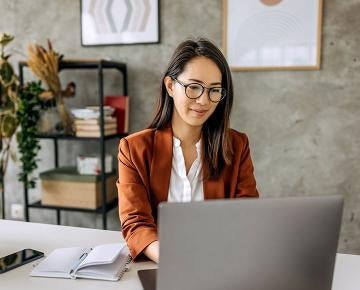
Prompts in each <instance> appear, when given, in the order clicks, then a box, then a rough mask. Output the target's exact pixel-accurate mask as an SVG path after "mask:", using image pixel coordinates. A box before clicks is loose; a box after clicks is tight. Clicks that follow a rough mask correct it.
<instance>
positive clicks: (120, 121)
mask: <svg viewBox="0 0 360 290" xmlns="http://www.w3.org/2000/svg"><path fill="white" fill-rule="evenodd" d="M104 104H105V105H107V106H111V107H113V108H115V111H114V113H113V116H114V117H116V119H117V130H118V133H127V132H129V97H128V96H106V97H105V102H104Z"/></svg>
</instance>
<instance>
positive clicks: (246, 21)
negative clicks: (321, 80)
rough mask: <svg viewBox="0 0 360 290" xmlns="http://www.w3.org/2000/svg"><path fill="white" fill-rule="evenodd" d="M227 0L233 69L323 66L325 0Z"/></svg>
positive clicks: (227, 47)
mask: <svg viewBox="0 0 360 290" xmlns="http://www.w3.org/2000/svg"><path fill="white" fill-rule="evenodd" d="M223 1H224V2H223V4H224V5H223V9H224V18H223V20H224V21H223V22H224V25H223V26H224V29H223V45H224V52H225V55H226V57H227V60H228V62H229V65H230V67H231V69H232V70H234V71H242V70H283V69H289V70H297V69H298V70H301V69H304V70H306V69H309V70H311V69H312V70H316V69H320V51H321V23H322V4H323V3H322V2H323V0H241V1H239V0H223Z"/></svg>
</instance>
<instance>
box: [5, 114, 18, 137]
mask: <svg viewBox="0 0 360 290" xmlns="http://www.w3.org/2000/svg"><path fill="white" fill-rule="evenodd" d="M16 127H17V120H16V118H15V117H14V116H12V115H5V116H4V117H3V118H2V120H1V132H2V135H3V136H4V137H11V136H12V135H13V134H14V133H15V131H16Z"/></svg>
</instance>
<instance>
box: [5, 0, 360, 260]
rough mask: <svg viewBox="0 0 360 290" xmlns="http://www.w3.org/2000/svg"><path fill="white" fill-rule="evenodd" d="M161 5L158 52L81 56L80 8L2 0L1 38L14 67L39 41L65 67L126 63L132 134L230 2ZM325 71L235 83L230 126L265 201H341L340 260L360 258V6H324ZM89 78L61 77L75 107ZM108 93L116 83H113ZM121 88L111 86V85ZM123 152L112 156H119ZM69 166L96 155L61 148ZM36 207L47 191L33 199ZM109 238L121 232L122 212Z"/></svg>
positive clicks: (112, 49) (244, 76)
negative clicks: (245, 146) (192, 41)
mask: <svg viewBox="0 0 360 290" xmlns="http://www.w3.org/2000/svg"><path fill="white" fill-rule="evenodd" d="M160 2H161V42H160V44H151V45H127V46H106V47H82V46H81V45H80V28H79V23H80V11H79V9H80V1H72V0H62V1H45V0H33V1H25V0H19V1H10V0H0V11H1V18H0V31H7V32H9V33H12V34H14V35H15V36H16V39H15V42H14V44H13V45H12V46H11V48H12V51H13V53H14V56H13V58H12V61H13V62H14V63H16V61H18V60H19V59H23V58H24V54H25V52H26V47H27V45H28V43H30V42H32V41H36V42H40V43H45V40H46V38H50V39H51V40H52V41H53V44H54V46H55V48H56V49H57V50H58V51H60V52H61V53H63V54H64V55H65V56H67V57H71V58H75V57H98V58H104V57H110V58H113V59H116V60H120V61H123V62H126V63H127V64H128V70H129V95H130V96H131V115H130V122H131V131H137V130H140V129H142V128H144V126H146V124H147V123H148V121H149V120H150V119H151V116H152V111H153V108H154V103H155V96H156V94H157V92H158V88H159V78H160V76H161V73H162V69H163V68H164V67H165V65H166V63H167V61H168V59H169V57H170V55H171V53H172V51H173V49H174V48H175V46H176V44H177V43H179V42H180V41H182V40H183V39H185V38H187V37H189V36H205V37H208V38H210V39H212V40H214V41H215V42H216V43H217V44H218V45H221V39H222V13H221V11H222V1H221V0H217V1H206V0H200V1H196V2H194V1H191V0H181V1H170V0H162V1H160ZM324 2H325V3H324V19H323V39H322V53H321V55H322V68H321V70H320V71H280V72H241V73H239V72H238V73H233V78H234V85H235V102H234V108H233V114H232V126H233V127H234V128H236V129H238V130H243V131H245V132H247V134H248V136H249V138H250V142H251V148H252V156H253V159H254V164H255V168H256V177H257V181H258V185H259V189H260V191H261V192H262V195H263V196H265V197H272V196H288V195H317V194H335V193H340V194H342V195H344V196H345V199H346V202H345V211H344V218H343V227H342V233H341V242H340V245H339V248H340V251H343V252H349V253H357V254H360V199H359V193H360V178H359V176H360V162H359V159H360V149H359V148H360V130H359V124H360V122H359V121H360V120H359V119H360V117H359V116H360V114H359V111H360V110H359V109H360V93H359V89H358V84H359V80H360V69H359V63H360V56H359V51H360V49H359V48H360V33H359V28H358V27H360V18H359V17H358V15H359V12H360V0H348V1H340V0H337V1H335V0H328V1H324ZM95 77H96V76H94V75H93V74H91V73H84V72H81V73H78V72H74V73H71V74H65V75H63V79H64V82H65V81H67V80H71V79H73V80H74V81H76V83H77V84H78V92H77V96H76V97H75V99H74V100H71V101H70V102H69V103H68V105H69V106H80V105H81V104H83V103H84V102H86V103H89V102H93V101H94V100H95V99H94V97H95V96H96V87H95V86H93V85H91V84H92V82H93V81H94V80H95ZM109 80H110V84H109V88H108V89H109V91H111V90H112V89H114V88H116V80H115V79H114V78H113V77H112V76H110V77H109ZM112 82H113V83H112ZM42 146H43V150H42V151H41V153H40V155H39V157H40V159H41V162H40V163H39V165H40V171H41V170H44V169H47V168H50V167H51V166H52V165H53V159H52V155H51V154H50V153H49V152H51V150H53V148H52V144H51V143H50V142H48V141H47V142H42ZM116 146H117V144H116V142H115V143H113V144H110V145H109V146H108V148H109V151H110V152H112V153H113V154H114V155H115V154H116V150H117V148H116ZM60 147H61V148H60V151H61V152H60V154H61V160H60V162H61V164H68V163H72V162H73V161H72V160H73V157H74V156H75V155H76V154H78V153H80V152H90V151H92V150H96V148H97V147H96V144H92V145H91V146H90V147H89V148H88V146H86V149H85V148H84V146H82V145H81V144H79V143H76V142H73V143H64V142H63V143H61V145H60ZM17 173H18V164H14V163H11V164H10V167H9V170H8V175H7V177H6V183H7V192H6V195H7V213H8V214H9V209H10V203H13V202H22V201H23V192H22V184H20V183H18V182H17ZM31 195H32V199H33V200H35V199H36V197H38V196H39V190H38V189H36V190H34V191H32V193H31ZM30 216H31V220H32V221H37V222H47V223H55V213H53V212H51V211H40V210H31V212H30ZM63 223H64V224H67V225H76V226H87V227H98V228H100V227H101V219H100V217H99V216H98V217H96V216H94V215H92V214H83V213H66V214H64V215H63ZM109 223H110V225H109V228H110V229H118V228H119V222H118V218H117V213H116V211H113V212H112V213H111V214H110V215H109Z"/></svg>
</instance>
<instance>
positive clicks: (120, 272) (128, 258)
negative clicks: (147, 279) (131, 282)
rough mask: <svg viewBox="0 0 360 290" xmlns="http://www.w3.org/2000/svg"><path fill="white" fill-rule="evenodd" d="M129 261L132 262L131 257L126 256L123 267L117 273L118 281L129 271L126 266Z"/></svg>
mask: <svg viewBox="0 0 360 290" xmlns="http://www.w3.org/2000/svg"><path fill="white" fill-rule="evenodd" d="M131 260H132V258H131V256H130V255H128V256H127V258H126V261H125V264H124V266H123V267H121V269H120V271H119V273H118V277H119V280H120V279H121V278H122V276H123V275H124V273H125V272H126V271H128V270H129V267H128V265H129V264H130V263H131Z"/></svg>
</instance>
